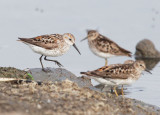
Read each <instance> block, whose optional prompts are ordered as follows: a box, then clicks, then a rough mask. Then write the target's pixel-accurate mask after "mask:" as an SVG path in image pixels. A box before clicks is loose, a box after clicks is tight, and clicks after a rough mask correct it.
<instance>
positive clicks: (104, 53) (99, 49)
mask: <svg viewBox="0 0 160 115" xmlns="http://www.w3.org/2000/svg"><path fill="white" fill-rule="evenodd" d="M85 39H88V44H89V48H90V50H91V51H92V52H93V53H94V54H95V55H97V56H99V57H102V58H104V59H105V65H107V63H108V62H107V58H109V57H113V56H129V57H131V52H130V51H128V50H126V49H124V48H122V47H120V46H119V45H118V44H117V43H115V42H114V41H112V40H110V39H109V38H107V37H105V36H103V35H101V34H100V33H99V32H97V31H96V30H89V31H88V35H87V37H86V38H84V39H82V40H81V41H83V40H85Z"/></svg>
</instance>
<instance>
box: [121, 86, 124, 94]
mask: <svg viewBox="0 0 160 115" xmlns="http://www.w3.org/2000/svg"><path fill="white" fill-rule="evenodd" d="M121 93H122V96H124V93H123V85H122V88H121Z"/></svg>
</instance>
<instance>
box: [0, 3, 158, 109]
mask: <svg viewBox="0 0 160 115" xmlns="http://www.w3.org/2000/svg"><path fill="white" fill-rule="evenodd" d="M0 14H1V15H0V18H1V21H0V35H1V37H0V40H1V41H0V54H1V56H0V64H1V66H13V67H16V68H20V69H25V68H37V67H41V66H40V63H39V60H38V58H39V57H40V55H38V54H35V53H33V52H32V51H31V50H30V49H29V48H28V47H27V46H26V45H24V44H23V43H20V42H17V41H16V40H17V39H18V37H34V36H37V35H43V34H52V33H65V32H71V33H73V34H74V35H75V37H76V44H77V47H78V48H79V50H80V51H81V53H82V55H79V54H78V52H77V51H76V50H75V49H74V48H73V47H72V48H71V49H70V51H69V52H68V53H67V54H65V55H63V56H61V57H58V58H55V59H57V60H58V61H60V62H61V63H62V64H63V65H64V66H65V68H67V69H68V70H70V71H72V72H73V73H75V74H76V75H77V76H80V74H79V72H81V71H87V70H94V69H97V68H99V67H101V66H103V65H104V59H101V58H99V57H96V56H95V55H94V54H92V53H91V51H90V50H89V48H88V45H87V42H86V41H84V42H80V40H81V39H83V38H84V37H86V29H98V31H99V32H100V33H102V34H104V35H106V36H107V37H109V38H111V39H112V40H113V41H116V42H117V43H118V44H119V45H120V46H123V47H124V48H126V49H128V50H130V51H132V52H133V53H134V52H135V46H136V44H137V42H139V41H140V40H142V39H144V38H148V39H150V40H152V41H153V42H154V44H155V46H156V48H157V49H160V42H159V41H160V40H159V36H160V31H159V30H160V21H159V20H160V1H159V0H155V1H152V0H147V1H146V0H141V1H139V0H132V1H128V0H121V1H118V0H117V1H113V0H101V1H98V0H80V1H75V0H67V1H66V0H34V2H33V1H32V0H14V1H13V0H1V1H0ZM127 59H130V58H127V57H116V58H111V59H109V64H112V63H123V62H124V61H125V60H127ZM133 59H134V58H133ZM44 66H45V67H46V66H49V67H56V65H54V64H53V63H50V62H44ZM159 66H160V64H157V65H156V67H155V68H154V69H153V70H152V73H153V74H152V75H150V74H148V73H145V72H144V75H142V77H141V78H140V79H139V80H138V81H137V82H136V83H135V84H133V85H132V86H130V87H127V88H128V89H127V90H128V91H129V92H130V93H128V94H127V97H131V98H136V99H139V100H142V101H144V102H147V103H150V104H153V105H157V106H160V98H159V97H160V88H159V87H160V83H159V81H160V71H159V70H160V67H159ZM94 84H96V83H95V82H94Z"/></svg>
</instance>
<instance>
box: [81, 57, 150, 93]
mask: <svg viewBox="0 0 160 115" xmlns="http://www.w3.org/2000/svg"><path fill="white" fill-rule="evenodd" d="M144 70H145V71H148V70H147V69H146V66H145V63H144V62H143V61H141V60H138V61H126V62H125V63H124V64H112V65H110V66H104V67H101V68H99V69H97V70H94V71H88V72H81V74H82V75H84V76H87V77H89V78H92V79H94V80H96V81H98V82H99V83H101V84H104V85H106V86H107V85H110V86H114V88H113V89H114V91H115V94H116V95H117V96H118V94H117V91H116V86H118V85H129V84H132V83H133V82H135V81H136V80H138V79H139V77H140V75H141V73H142V71H144ZM148 72H149V71H148ZM122 94H123V88H122Z"/></svg>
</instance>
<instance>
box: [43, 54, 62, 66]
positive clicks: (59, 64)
mask: <svg viewBox="0 0 160 115" xmlns="http://www.w3.org/2000/svg"><path fill="white" fill-rule="evenodd" d="M44 60H46V61H52V62H55V63H56V64H57V65H58V66H59V67H63V65H62V64H61V63H59V62H58V61H56V60H50V59H47V56H45V57H44Z"/></svg>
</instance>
